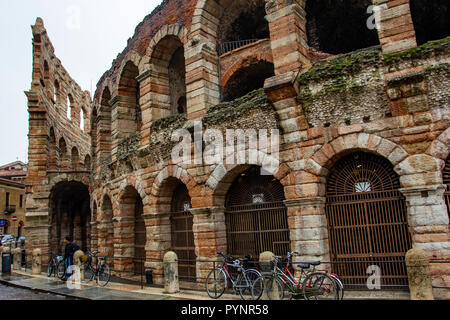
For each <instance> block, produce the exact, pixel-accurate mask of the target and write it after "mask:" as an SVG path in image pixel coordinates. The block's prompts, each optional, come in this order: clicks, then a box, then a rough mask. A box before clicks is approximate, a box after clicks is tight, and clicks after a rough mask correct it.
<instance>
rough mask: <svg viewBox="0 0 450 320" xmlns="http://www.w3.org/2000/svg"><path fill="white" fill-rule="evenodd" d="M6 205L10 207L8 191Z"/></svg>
mask: <svg viewBox="0 0 450 320" xmlns="http://www.w3.org/2000/svg"><path fill="white" fill-rule="evenodd" d="M6 206H7V207H9V192H7V193H6Z"/></svg>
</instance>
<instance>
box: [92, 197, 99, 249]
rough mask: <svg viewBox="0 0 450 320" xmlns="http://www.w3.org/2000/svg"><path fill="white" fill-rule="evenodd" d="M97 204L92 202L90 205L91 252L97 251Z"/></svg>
mask: <svg viewBox="0 0 450 320" xmlns="http://www.w3.org/2000/svg"><path fill="white" fill-rule="evenodd" d="M97 210H98V209H97V202H96V201H94V203H93V205H92V218H91V226H92V227H91V250H92V251H97V250H98V220H97Z"/></svg>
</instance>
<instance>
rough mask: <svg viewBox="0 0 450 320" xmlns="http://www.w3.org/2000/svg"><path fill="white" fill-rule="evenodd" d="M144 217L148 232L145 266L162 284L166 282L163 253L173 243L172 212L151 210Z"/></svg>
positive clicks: (156, 281)
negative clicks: (171, 232) (171, 230)
mask: <svg viewBox="0 0 450 320" xmlns="http://www.w3.org/2000/svg"><path fill="white" fill-rule="evenodd" d="M144 210H145V207H144ZM142 217H143V218H144V221H145V227H146V233H147V244H146V246H145V251H146V257H147V261H146V262H145V268H146V269H151V270H152V271H153V281H154V283H155V284H158V285H162V284H164V265H163V255H164V253H165V252H167V250H169V249H170V244H171V234H170V214H169V213H157V212H151V213H145V214H143V215H142Z"/></svg>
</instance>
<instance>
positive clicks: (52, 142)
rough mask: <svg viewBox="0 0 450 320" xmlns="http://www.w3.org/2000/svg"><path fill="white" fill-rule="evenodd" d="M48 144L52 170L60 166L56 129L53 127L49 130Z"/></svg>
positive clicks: (49, 164) (49, 162) (49, 163)
mask: <svg viewBox="0 0 450 320" xmlns="http://www.w3.org/2000/svg"><path fill="white" fill-rule="evenodd" d="M48 144H49V155H48V168H49V169H50V170H52V169H56V168H57V166H58V153H57V147H56V135H55V129H54V128H53V127H50V130H49V140H48Z"/></svg>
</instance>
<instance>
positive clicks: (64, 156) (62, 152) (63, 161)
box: [58, 137, 70, 169]
mask: <svg viewBox="0 0 450 320" xmlns="http://www.w3.org/2000/svg"><path fill="white" fill-rule="evenodd" d="M58 150H59V161H60V167H61V168H66V169H67V168H69V167H70V166H69V154H68V149H67V143H66V140H65V139H64V137H61V138H60V139H59V143H58Z"/></svg>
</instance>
